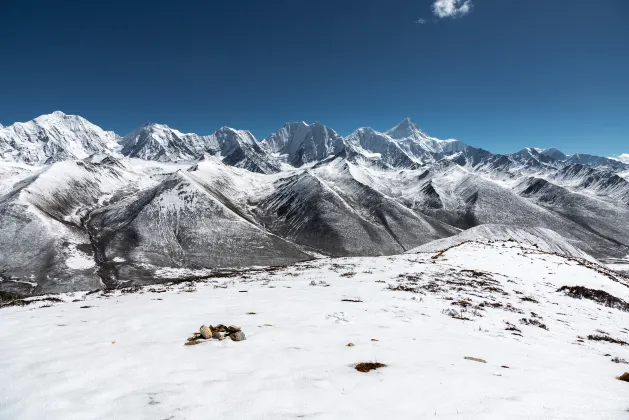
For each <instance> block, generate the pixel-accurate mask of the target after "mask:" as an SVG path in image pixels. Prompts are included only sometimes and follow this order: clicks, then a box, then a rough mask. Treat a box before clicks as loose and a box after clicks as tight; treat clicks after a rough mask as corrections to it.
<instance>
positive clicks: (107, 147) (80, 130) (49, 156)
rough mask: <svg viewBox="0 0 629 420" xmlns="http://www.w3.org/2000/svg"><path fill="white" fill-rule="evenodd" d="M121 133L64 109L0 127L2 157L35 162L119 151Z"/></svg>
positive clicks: (33, 163)
mask: <svg viewBox="0 0 629 420" xmlns="http://www.w3.org/2000/svg"><path fill="white" fill-rule="evenodd" d="M117 141H118V136H117V135H116V134H114V133H113V132H111V131H104V130H103V129H101V128H100V127H98V126H96V125H94V124H92V123H90V122H89V121H87V120H86V119H84V118H81V117H79V116H77V115H66V114H64V113H63V112H61V111H56V112H53V113H52V114H49V115H42V116H40V117H37V118H35V119H34V120H32V121H29V122H26V123H19V122H18V123H15V124H13V125H10V126H8V127H4V128H0V160H1V161H8V162H19V163H27V164H32V165H42V164H49V163H53V162H58V161H61V160H68V159H83V158H86V157H88V156H90V155H92V154H95V153H105V154H116V149H117Z"/></svg>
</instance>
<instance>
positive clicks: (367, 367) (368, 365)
mask: <svg viewBox="0 0 629 420" xmlns="http://www.w3.org/2000/svg"><path fill="white" fill-rule="evenodd" d="M385 366H386V365H385V364H384V363H378V362H363V363H358V364H357V365H356V366H354V368H355V369H356V370H357V371H359V372H369V371H371V370H376V369H380V368H383V367H385Z"/></svg>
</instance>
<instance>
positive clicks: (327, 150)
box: [262, 122, 344, 167]
mask: <svg viewBox="0 0 629 420" xmlns="http://www.w3.org/2000/svg"><path fill="white" fill-rule="evenodd" d="M262 143H263V145H264V147H265V148H267V149H268V150H269V151H270V152H272V153H275V154H278V155H280V156H284V157H285V159H286V162H287V163H289V164H291V165H292V166H296V167H299V166H302V165H304V164H306V163H310V162H315V161H320V160H322V159H325V158H327V157H328V156H330V155H335V154H337V153H339V152H340V151H342V150H343V148H344V144H343V137H341V136H340V135H339V134H338V133H337V132H336V131H334V130H332V129H331V128H328V127H326V126H324V125H323V124H320V123H318V122H315V123H313V124H307V123H305V122H292V123H286V124H285V125H284V126H283V127H282V128H281V129H280V130H278V131H277V132H276V133H274V134H271V135H270V136H269V137H267V138H265V139H264V140H262Z"/></svg>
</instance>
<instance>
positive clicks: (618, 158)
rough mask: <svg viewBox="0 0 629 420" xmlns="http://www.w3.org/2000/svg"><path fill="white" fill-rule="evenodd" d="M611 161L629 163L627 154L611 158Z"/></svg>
mask: <svg viewBox="0 0 629 420" xmlns="http://www.w3.org/2000/svg"><path fill="white" fill-rule="evenodd" d="M612 159H615V160H619V161H621V162H623V163H629V153H623V154H622V155H620V156H616V157H613V158H612Z"/></svg>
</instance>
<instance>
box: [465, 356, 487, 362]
mask: <svg viewBox="0 0 629 420" xmlns="http://www.w3.org/2000/svg"><path fill="white" fill-rule="evenodd" d="M464 359H465V360H471V361H472V362H478V363H487V360H483V359H479V358H477V357H470V356H465V357H464Z"/></svg>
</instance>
